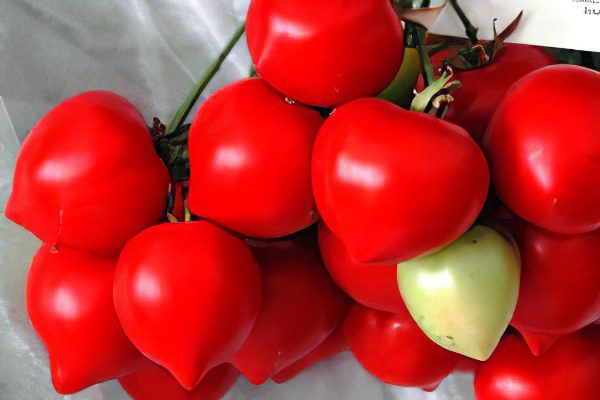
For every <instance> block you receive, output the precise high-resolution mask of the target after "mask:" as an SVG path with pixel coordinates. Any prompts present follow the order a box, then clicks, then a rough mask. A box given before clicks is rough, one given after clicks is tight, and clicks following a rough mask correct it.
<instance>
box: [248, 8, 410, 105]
mask: <svg viewBox="0 0 600 400" xmlns="http://www.w3.org/2000/svg"><path fill="white" fill-rule="evenodd" d="M247 37H248V47H249V48H250V55H251V56H252V59H253V60H254V64H255V65H256V70H257V71H258V73H259V75H260V76H261V77H263V78H264V79H265V80H266V81H267V82H269V83H270V84H271V85H273V86H274V87H275V88H276V89H277V90H279V91H280V92H282V93H284V94H285V95H286V96H289V97H291V98H293V99H295V100H299V101H302V102H304V103H307V104H314V105H318V106H335V105H338V104H342V103H345V102H348V101H350V100H354V99H357V98H359V97H366V96H374V95H376V94H378V93H379V92H381V91H382V90H383V89H385V88H386V86H387V85H388V84H389V83H390V82H391V81H392V80H393V79H394V77H395V76H396V73H397V72H398V70H399V69H400V65H401V64H402V58H403V56H404V42H403V37H402V26H401V24H400V20H399V19H398V17H397V16H396V14H395V12H394V10H393V9H392V6H391V5H390V2H389V0H370V1H364V0H344V1H341V0H334V1H331V0H329V1H317V0H305V1H301V2H293V1H289V0H252V3H251V4H250V10H249V11H248V29H247Z"/></svg>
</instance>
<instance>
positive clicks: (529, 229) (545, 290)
mask: <svg viewBox="0 0 600 400" xmlns="http://www.w3.org/2000/svg"><path fill="white" fill-rule="evenodd" d="M504 224H505V225H507V227H508V228H509V230H510V231H511V233H512V234H513V236H514V238H515V240H516V242H517V245H518V246H519V251H520V253H521V286H520V289H519V299H518V300H517V307H516V309H515V313H514V315H513V318H512V321H511V325H512V326H513V327H515V328H516V329H517V330H518V331H519V332H520V333H521V334H522V335H523V337H524V338H525V340H526V342H527V344H528V345H529V347H530V349H531V351H532V353H533V354H535V355H539V354H542V353H544V352H545V351H547V349H548V348H549V347H550V346H551V345H552V344H553V343H554V342H555V341H556V340H558V339H559V338H560V337H561V336H565V335H568V334H571V333H573V332H575V331H577V330H579V329H581V328H583V327H585V326H587V325H589V324H591V323H592V322H594V321H596V320H597V319H600V268H598V266H600V231H598V230H597V231H594V232H590V233H587V234H582V235H561V234H557V233H552V232H549V231H546V230H544V229H541V228H538V227H536V226H535V225H532V224H529V223H527V222H525V221H522V220H520V219H517V218H514V219H513V220H512V221H504Z"/></svg>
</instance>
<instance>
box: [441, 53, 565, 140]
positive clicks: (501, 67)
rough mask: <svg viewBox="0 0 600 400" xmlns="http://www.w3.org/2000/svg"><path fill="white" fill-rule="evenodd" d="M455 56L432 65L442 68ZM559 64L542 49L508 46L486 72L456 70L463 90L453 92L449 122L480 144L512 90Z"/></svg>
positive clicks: (442, 54) (456, 76)
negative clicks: (530, 76) (534, 73)
mask: <svg viewBox="0 0 600 400" xmlns="http://www.w3.org/2000/svg"><path fill="white" fill-rule="evenodd" d="M454 53H455V49H452V48H451V49H448V50H444V51H440V52H439V53H436V54H435V55H434V56H433V57H432V58H431V62H432V63H433V64H434V65H436V66H441V65H442V62H443V61H444V59H446V58H448V57H450V56H451V55H453V54H454ZM554 63H556V60H555V59H554V58H553V57H552V56H550V55H549V54H547V53H546V52H545V51H544V50H543V49H542V48H540V47H536V46H529V45H523V44H505V45H504V46H502V48H500V51H499V52H498V54H497V55H496V57H495V58H494V60H493V62H491V63H490V64H488V65H486V66H485V67H483V68H477V69H473V70H468V71H466V70H459V69H456V68H454V69H453V72H454V79H455V80H458V81H460V82H461V84H462V85H461V87H460V89H458V90H457V91H456V92H453V94H452V95H453V97H454V101H453V102H452V104H451V105H450V108H449V110H448V114H446V119H447V120H448V121H450V122H453V123H455V124H457V125H460V126H462V127H463V128H465V129H466V130H467V132H469V134H470V135H471V136H472V137H473V138H474V139H475V140H476V141H477V142H480V141H481V139H482V137H483V134H484V132H485V128H486V127H487V125H488V124H489V122H490V120H491V119H492V115H493V114H494V111H496V109H497V108H498V104H499V103H500V102H501V101H502V99H503V98H504V96H505V95H506V92H507V91H508V89H510V87H511V86H512V85H513V83H515V82H516V81H518V80H519V79H521V78H522V77H524V76H525V75H527V74H528V73H530V72H532V71H535V70H536V69H539V68H542V67H545V66H547V65H551V64H554Z"/></svg>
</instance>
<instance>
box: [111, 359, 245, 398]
mask: <svg viewBox="0 0 600 400" xmlns="http://www.w3.org/2000/svg"><path fill="white" fill-rule="evenodd" d="M239 375H240V373H239V372H238V371H237V370H236V369H235V368H233V367H232V366H231V365H230V364H221V365H219V366H217V367H215V368H213V369H211V370H210V371H208V373H207V374H206V376H205V377H204V379H202V381H201V382H200V383H199V384H198V386H197V387H196V388H195V389H194V390H192V391H191V392H190V391H187V390H185V389H184V388H183V387H181V385H180V384H179V383H178V382H177V380H176V379H175V378H173V376H172V375H171V374H170V373H169V371H167V370H166V369H164V368H162V367H161V366H159V365H157V364H153V365H152V366H150V367H148V368H145V369H143V370H141V371H138V372H134V373H133V374H130V375H126V376H123V377H121V378H119V384H120V385H121V387H122V388H123V389H124V390H125V391H126V392H127V394H128V395H130V396H131V397H132V398H133V400H165V399H168V400H219V399H220V398H222V397H223V396H225V394H226V393H227V392H228V391H229V389H231V387H232V386H233V385H234V384H235V382H236V381H237V379H238V377H239Z"/></svg>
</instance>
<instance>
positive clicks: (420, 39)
mask: <svg viewBox="0 0 600 400" xmlns="http://www.w3.org/2000/svg"><path fill="white" fill-rule="evenodd" d="M404 33H405V35H406V46H407V47H412V48H414V49H417V52H418V53H419V61H420V62H421V74H422V75H423V81H424V83H425V87H427V86H429V85H431V84H432V83H433V80H434V78H433V65H432V64H431V60H430V59H429V54H428V52H427V45H426V43H425V40H426V35H427V30H426V29H425V27H423V26H421V25H419V24H416V23H414V22H410V21H406V28H405V30H404Z"/></svg>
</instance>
